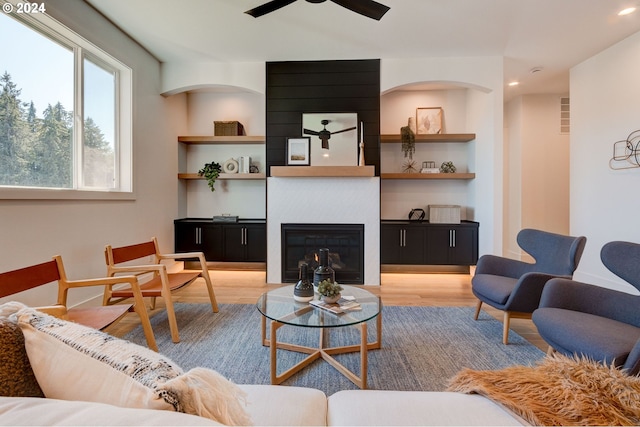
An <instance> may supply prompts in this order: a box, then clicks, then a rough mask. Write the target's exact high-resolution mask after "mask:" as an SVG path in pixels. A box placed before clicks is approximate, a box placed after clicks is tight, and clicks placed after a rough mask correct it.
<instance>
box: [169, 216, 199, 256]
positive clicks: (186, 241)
mask: <svg viewBox="0 0 640 427" xmlns="http://www.w3.org/2000/svg"><path fill="white" fill-rule="evenodd" d="M199 233H200V231H199V226H198V225H197V224H195V223H192V222H176V223H175V224H174V242H175V252H193V251H201V250H202V247H201V246H200V245H199V244H198V242H199Z"/></svg>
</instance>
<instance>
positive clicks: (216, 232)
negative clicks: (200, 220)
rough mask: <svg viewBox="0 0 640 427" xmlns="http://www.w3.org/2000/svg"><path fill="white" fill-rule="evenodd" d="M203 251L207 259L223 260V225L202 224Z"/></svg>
mask: <svg viewBox="0 0 640 427" xmlns="http://www.w3.org/2000/svg"><path fill="white" fill-rule="evenodd" d="M201 246H202V249H200V250H201V251H202V252H204V257H205V258H206V260H207V261H221V260H222V257H223V250H222V249H223V248H222V227H220V226H219V225H213V224H205V225H203V226H202V244H201Z"/></svg>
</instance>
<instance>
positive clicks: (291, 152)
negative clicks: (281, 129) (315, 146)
mask: <svg viewBox="0 0 640 427" xmlns="http://www.w3.org/2000/svg"><path fill="white" fill-rule="evenodd" d="M310 145H311V138H309V137H302V138H287V166H309V165H311V151H310V150H309V147H310Z"/></svg>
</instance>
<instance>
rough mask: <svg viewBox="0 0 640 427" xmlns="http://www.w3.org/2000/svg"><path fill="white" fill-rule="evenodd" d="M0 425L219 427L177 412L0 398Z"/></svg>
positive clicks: (211, 421)
mask: <svg viewBox="0 0 640 427" xmlns="http://www.w3.org/2000/svg"><path fill="white" fill-rule="evenodd" d="M0 425H6V426H19V425H30V426H54V425H58V426H87V425H92V426H142V425H148V426H151V425H153V426H220V425H222V424H220V423H217V422H215V421H213V420H209V419H207V418H203V417H197V416H195V415H189V414H182V413H180V412H168V411H156V410H151V409H139V408H120V407H116V406H112V405H107V404H104V403H97V402H81V401H68V400H58V399H38V398H33V397H0Z"/></svg>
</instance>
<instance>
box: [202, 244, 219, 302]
mask: <svg viewBox="0 0 640 427" xmlns="http://www.w3.org/2000/svg"><path fill="white" fill-rule="evenodd" d="M200 266H201V269H202V278H203V279H204V282H205V284H206V285H207V292H208V293H209V300H210V301H211V308H212V309H213V312H214V313H217V312H218V301H216V294H215V293H214V292H213V285H212V284H211V276H210V275H209V269H208V268H207V261H206V260H205V258H204V256H201V257H200Z"/></svg>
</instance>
